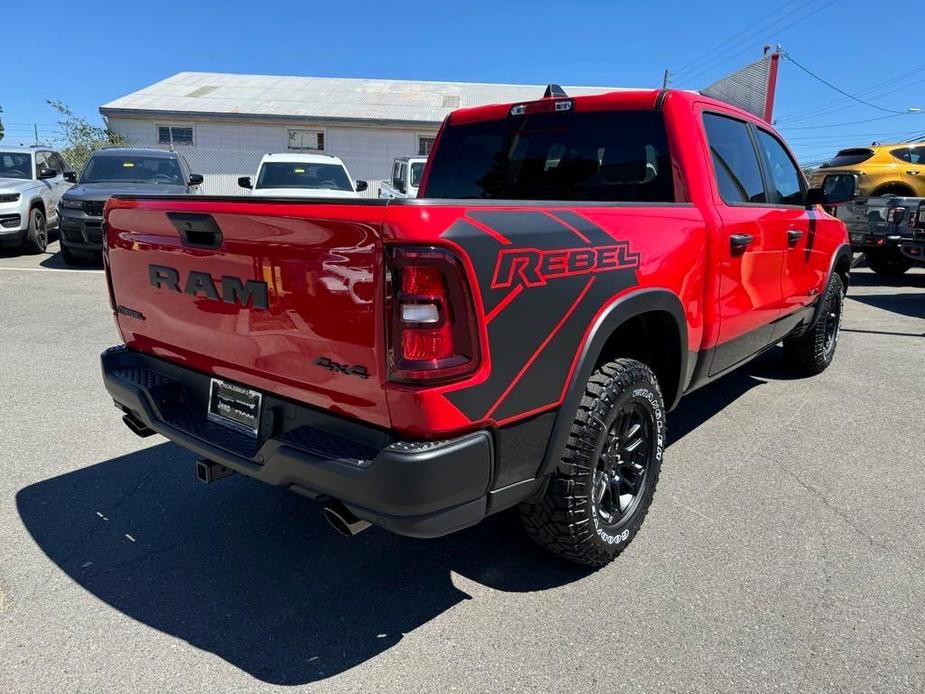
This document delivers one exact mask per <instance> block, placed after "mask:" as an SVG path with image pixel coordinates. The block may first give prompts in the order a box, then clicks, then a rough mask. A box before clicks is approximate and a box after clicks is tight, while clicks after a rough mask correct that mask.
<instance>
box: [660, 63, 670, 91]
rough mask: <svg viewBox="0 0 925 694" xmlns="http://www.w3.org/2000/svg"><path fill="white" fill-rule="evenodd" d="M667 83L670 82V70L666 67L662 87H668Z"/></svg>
mask: <svg viewBox="0 0 925 694" xmlns="http://www.w3.org/2000/svg"><path fill="white" fill-rule="evenodd" d="M669 84H671V70H669V69H668V68H667V67H666V68H665V76H664V77H663V78H662V89H668V85H669Z"/></svg>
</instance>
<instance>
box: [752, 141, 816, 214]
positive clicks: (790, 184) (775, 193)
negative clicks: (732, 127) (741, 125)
mask: <svg viewBox="0 0 925 694" xmlns="http://www.w3.org/2000/svg"><path fill="white" fill-rule="evenodd" d="M758 144H759V146H760V147H761V152H762V154H763V155H764V160H765V163H766V164H767V167H768V175H769V176H770V178H771V180H770V183H771V186H772V190H771V197H772V198H773V199H772V200H771V202H776V203H777V204H779V205H803V204H805V202H806V198H805V194H804V192H803V184H802V183H801V182H800V171H799V169H798V168H797V166H796V164H794V163H793V159H791V158H790V154H788V152H787V150H786V149H784V146H783V145H782V144H781V143H780V140H778V139H777V138H776V137H774V136H773V135H772V134H771V133H769V132H765V131H764V130H760V129H759V130H758Z"/></svg>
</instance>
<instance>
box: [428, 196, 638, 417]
mask: <svg viewBox="0 0 925 694" xmlns="http://www.w3.org/2000/svg"><path fill="white" fill-rule="evenodd" d="M443 236H444V238H447V239H449V240H451V241H453V242H454V243H456V244H458V245H459V246H460V247H462V248H463V249H464V250H465V251H466V253H467V254H468V255H469V258H470V260H471V262H472V265H473V267H474V268H475V272H476V276H477V281H478V284H479V291H480V292H481V294H482V308H483V310H484V312H485V320H486V322H487V323H488V342H489V344H488V352H489V355H490V358H491V365H492V367H491V374H490V375H489V377H488V379H486V380H485V381H484V382H483V383H480V384H478V385H475V386H470V387H466V388H462V389H460V390H457V391H453V392H450V393H448V394H447V398H448V399H449V400H450V402H452V403H453V404H454V405H455V406H456V407H458V408H459V409H460V411H462V412H463V413H464V414H465V415H466V416H467V417H469V418H470V419H473V420H474V419H479V418H481V417H485V416H489V417H493V418H494V419H496V420H497V421H503V420H507V419H510V418H512V417H516V416H519V415H524V414H527V413H530V412H534V411H536V410H538V409H541V408H543V407H545V406H548V405H549V404H551V403H554V402H556V401H557V400H558V399H559V397H560V396H561V393H562V390H563V388H564V386H565V379H566V377H567V375H568V372H569V368H570V366H571V363H572V360H573V358H574V356H575V353H576V352H577V351H578V349H579V347H580V345H579V343H580V341H581V338H582V336H583V335H584V332H585V329H586V328H587V327H588V325H589V323H590V322H591V320H592V319H593V317H594V315H595V314H596V313H597V312H598V311H599V310H600V308H601V307H602V306H603V305H604V303H605V302H606V301H607V299H609V298H610V297H612V296H613V295H614V294H616V293H618V292H620V291H623V290H624V289H626V288H628V287H632V286H634V285H636V284H637V283H638V281H637V277H636V269H637V268H638V267H639V255H638V254H636V253H633V252H632V249H631V248H630V247H629V244H628V243H627V242H626V241H621V240H619V239H615V238H614V237H612V236H610V235H609V234H608V233H607V232H605V231H604V230H603V229H601V228H600V227H598V226H597V225H595V224H593V223H592V222H590V221H588V220H587V219H585V218H584V217H582V216H580V215H579V214H576V213H575V212H570V211H564V210H556V211H555V212H533V211H531V212H522V211H510V212H502V211H495V210H470V211H469V213H468V215H467V218H465V219H463V220H460V221H457V222H456V223H454V224H453V225H452V226H451V227H450V228H449V229H447V230H446V231H445V232H444V234H443ZM496 345H497V346H498V347H497V348H496V347H495V346H496Z"/></svg>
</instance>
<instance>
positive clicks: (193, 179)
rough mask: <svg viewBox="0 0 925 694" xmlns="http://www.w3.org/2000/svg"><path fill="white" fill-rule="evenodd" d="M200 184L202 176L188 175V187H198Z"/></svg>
mask: <svg viewBox="0 0 925 694" xmlns="http://www.w3.org/2000/svg"><path fill="white" fill-rule="evenodd" d="M201 183H202V174H190V175H189V185H191V186H198V185H199V184H201Z"/></svg>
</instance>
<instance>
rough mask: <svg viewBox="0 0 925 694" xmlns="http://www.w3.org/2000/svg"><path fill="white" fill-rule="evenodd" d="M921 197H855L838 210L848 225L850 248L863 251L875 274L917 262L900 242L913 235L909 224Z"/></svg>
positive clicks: (900, 270)
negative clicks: (903, 250) (904, 249)
mask: <svg viewBox="0 0 925 694" xmlns="http://www.w3.org/2000/svg"><path fill="white" fill-rule="evenodd" d="M921 202H922V198H909V197H899V196H896V195H887V196H884V197H877V198H858V199H856V200H852V201H851V203H850V204H848V205H843V206H842V207H840V208H839V210H838V217H839V219H841V220H842V221H843V222H845V224H846V225H847V227H848V238H849V239H850V240H851V249H852V250H853V251H855V252H856V253H857V252H860V253H863V254H864V256H865V257H866V258H867V264H868V266H869V267H870V269H871V270H873V271H874V272H875V273H877V274H878V275H887V276H896V275H901V274H903V273H904V272H906V271H907V270H908V269H909V268H911V267H913V266H914V265H917V264H920V263H921V259H919V260H918V261H915V260H914V259H912V258H910V257H909V256H908V255H906V254H904V253H903V252H902V243H903V242H904V241H908V240H910V239H912V237H913V233H914V230H913V224H914V222H915V219H916V214H917V212H918V209H919V204H920V203H921Z"/></svg>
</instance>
